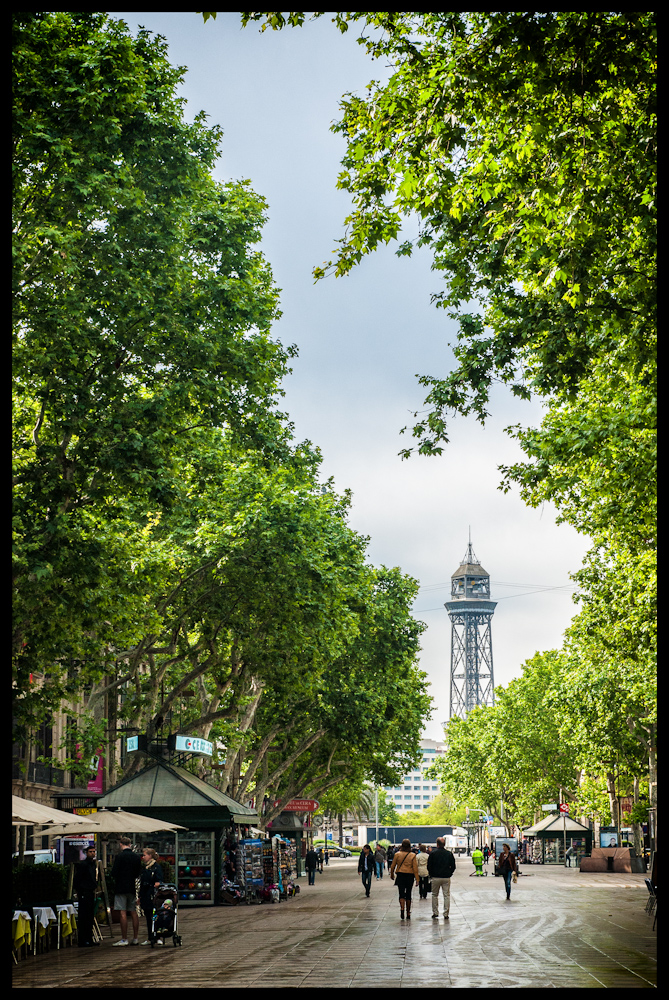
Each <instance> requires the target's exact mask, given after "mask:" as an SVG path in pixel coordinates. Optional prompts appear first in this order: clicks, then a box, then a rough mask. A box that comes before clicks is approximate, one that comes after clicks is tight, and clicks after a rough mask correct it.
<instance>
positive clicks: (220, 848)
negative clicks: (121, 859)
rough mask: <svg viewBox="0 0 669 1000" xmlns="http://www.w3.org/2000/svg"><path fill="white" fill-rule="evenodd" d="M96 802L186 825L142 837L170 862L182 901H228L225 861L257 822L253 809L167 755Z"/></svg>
mask: <svg viewBox="0 0 669 1000" xmlns="http://www.w3.org/2000/svg"><path fill="white" fill-rule="evenodd" d="M135 739H136V738H135ZM193 742H194V741H193V739H192V738H191V744H192V743H193ZM200 742H202V743H205V742H206V741H200ZM97 805H98V807H106V808H114V807H118V808H122V809H127V810H128V811H130V812H133V811H134V812H137V813H142V814H144V815H147V816H155V817H156V819H164V820H169V821H170V822H173V823H177V824H179V825H181V826H184V827H187V830H184V831H176V832H175V833H166V834H164V835H161V834H151V835H150V839H149V838H148V837H143V838H142V839H141V845H142V847H153V848H154V849H155V851H156V852H157V854H158V856H159V859H162V860H164V861H166V862H167V863H168V864H169V865H170V866H171V868H172V872H173V878H174V880H175V881H176V883H177V888H178V893H179V905H180V906H213V905H214V904H216V903H218V902H223V901H224V900H221V899H220V898H219V888H220V886H221V884H222V882H223V880H225V879H226V878H227V877H228V875H229V871H228V869H227V868H226V862H227V859H228V856H229V854H230V849H231V845H236V844H237V843H238V842H239V841H240V840H241V839H243V838H244V837H245V836H248V833H249V831H250V829H251V827H252V826H253V827H255V826H256V825H257V814H256V812H255V811H254V810H253V809H249V808H248V807H247V806H244V805H242V804H241V803H239V802H235V800H234V799H232V798H231V797H230V796H229V795H225V793H224V792H221V791H219V790H218V789H217V788H214V787H213V786H211V785H209V784H208V783H207V782H205V781H203V780H202V779H201V778H198V777H197V776H196V775H194V774H191V773H190V771H187V770H186V769H185V768H183V767H181V766H179V764H176V763H170V762H168V761H165V760H156V759H151V760H149V761H148V762H147V764H146V766H145V767H143V768H142V770H141V771H139V772H138V773H137V774H136V775H134V776H133V777H132V778H129V779H127V780H126V781H122V782H120V783H119V784H118V785H115V786H114V788H112V789H111V790H110V791H109V792H107V794H106V795H104V796H102V798H100V799H99V800H98V802H97ZM232 850H233V851H234V847H233V848H232Z"/></svg>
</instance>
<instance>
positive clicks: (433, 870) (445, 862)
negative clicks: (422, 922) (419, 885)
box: [427, 837, 455, 920]
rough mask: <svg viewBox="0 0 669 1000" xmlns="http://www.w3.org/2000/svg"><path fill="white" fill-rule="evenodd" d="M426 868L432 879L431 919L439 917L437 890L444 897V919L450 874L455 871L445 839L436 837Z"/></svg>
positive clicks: (449, 896) (447, 906) (453, 860)
mask: <svg viewBox="0 0 669 1000" xmlns="http://www.w3.org/2000/svg"><path fill="white" fill-rule="evenodd" d="M427 870H428V872H429V874H430V879H431V881H432V919H433V920H438V919H439V891H440V890H441V892H442V894H443V897H444V920H448V919H449V911H450V909H451V875H452V874H453V872H454V871H455V858H454V857H453V854H452V852H451V851H447V850H446V841H445V840H444V838H443V837H437V847H436V849H435V850H434V851H431V852H430V856H429V858H428V862H427Z"/></svg>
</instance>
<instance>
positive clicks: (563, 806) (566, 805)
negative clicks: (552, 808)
mask: <svg viewBox="0 0 669 1000" xmlns="http://www.w3.org/2000/svg"><path fill="white" fill-rule="evenodd" d="M560 812H561V813H568V812H569V803H568V802H561V803H560Z"/></svg>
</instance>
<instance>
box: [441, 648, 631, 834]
mask: <svg viewBox="0 0 669 1000" xmlns="http://www.w3.org/2000/svg"><path fill="white" fill-rule="evenodd" d="M583 677H584V673H583V671H582V669H581V668H580V665H579V664H575V663H573V662H571V661H570V660H569V658H568V657H567V655H566V654H565V653H564V652H560V653H557V652H550V653H537V654H535V656H534V657H532V659H531V660H528V661H527V662H526V663H525V664H524V665H523V672H522V676H521V677H520V678H518V679H517V680H514V681H512V682H511V683H510V684H508V685H507V686H506V687H505V688H501V687H500V688H497V690H496V692H495V693H496V699H497V700H496V704H495V705H494V706H491V707H481V708H476V709H474V710H473V711H472V712H470V713H469V715H468V716H467V718H466V719H464V720H463V719H457V718H453V719H451V720H450V721H449V724H448V726H447V729H446V742H447V750H446V752H445V753H444V754H443V756H442V757H440V759H439V760H438V761H437V762H436V764H435V767H434V769H433V770H434V774H435V775H438V776H440V777H441V779H442V781H443V783H444V785H445V787H447V788H448V789H449V792H450V793H451V794H452V795H453V796H454V797H455V798H456V799H457V801H458V802H462V803H465V802H466V803H467V804H468V805H470V806H473V805H474V803H480V804H481V806H482V807H483V808H484V809H485V810H486V812H488V813H490V814H491V815H493V816H495V818H496V820H497V822H498V823H499V822H501V820H502V817H501V812H500V805H501V801H502V800H503V802H504V810H505V817H506V819H507V821H511V822H512V823H515V824H516V825H518V826H527V825H530V824H531V823H532V822H533V821H534V819H535V815H536V814H537V813H538V811H539V810H540V807H541V805H542V804H543V803H544V802H551V801H556V797H557V796H558V795H559V794H560V791H561V792H562V794H563V796H564V797H565V798H566V800H567V801H568V802H570V804H571V811H572V813H574V814H576V815H586V816H594V815H599V816H600V817H601V818H602V819H604V820H605V821H611V814H612V807H611V801H610V796H609V791H608V789H607V781H606V778H607V775H608V774H614V775H615V780H616V782H617V786H618V788H619V789H620V788H625V789H628V788H630V787H631V785H632V783H633V780H634V778H635V777H637V778H639V777H641V776H642V775H643V774H644V772H645V768H646V760H645V758H644V753H643V747H642V746H641V745H640V743H639V741H638V740H637V739H636V738H635V736H634V733H633V731H631V729H630V726H629V724H628V716H627V714H626V713H627V712H629V711H630V708H629V706H626V705H625V697H626V692H625V690H624V687H621V686H619V684H620V679H619V675H618V674H617V673H616V671H615V669H614V668H612V669H611V676H610V677H609V678H608V679H606V678H604V676H603V671H602V672H601V673H600V675H599V676H598V675H586V677H587V681H586V683H584V682H583Z"/></svg>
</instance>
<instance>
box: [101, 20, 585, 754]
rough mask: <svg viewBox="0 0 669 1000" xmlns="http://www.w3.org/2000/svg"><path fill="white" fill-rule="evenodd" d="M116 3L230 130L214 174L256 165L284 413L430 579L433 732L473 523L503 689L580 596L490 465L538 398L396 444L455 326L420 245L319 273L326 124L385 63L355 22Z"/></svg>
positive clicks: (579, 540) (579, 545) (392, 546)
mask: <svg viewBox="0 0 669 1000" xmlns="http://www.w3.org/2000/svg"><path fill="white" fill-rule="evenodd" d="M110 13H111V16H112V17H116V18H122V19H123V20H125V21H126V22H127V24H128V26H129V27H130V29H131V30H132V31H136V29H137V26H138V25H140V24H141V25H144V26H145V27H146V28H148V29H149V30H150V31H154V32H156V33H158V34H161V35H163V36H164V37H165V38H166V39H167V42H168V45H169V58H170V60H171V61H172V62H173V63H176V64H179V65H183V66H186V67H187V68H188V72H187V74H186V80H185V84H184V86H183V91H182V93H183V96H184V97H185V98H187V100H188V106H187V111H186V113H187V116H188V117H189V118H192V117H193V116H194V115H195V114H196V113H197V112H199V111H200V110H204V111H205V112H206V113H207V114H208V115H209V121H210V123H212V124H214V123H215V124H218V125H220V126H221V127H222V128H223V131H224V139H223V145H222V151H221V158H220V160H219V162H218V165H217V168H216V172H215V173H216V177H217V178H218V179H220V180H229V179H233V180H240V179H244V178H248V179H249V180H250V181H251V184H252V187H253V188H254V190H255V191H257V192H258V193H259V194H261V195H263V196H264V197H265V198H266V199H267V201H268V204H269V221H268V223H267V226H266V228H265V232H264V238H263V243H262V249H263V252H264V253H265V255H266V257H267V258H268V260H269V261H270V263H271V266H272V269H273V272H274V276H275V280H276V282H277V284H278V286H279V287H280V288H281V289H282V293H281V303H282V310H283V316H282V318H281V320H280V322H279V323H277V325H276V327H275V333H276V335H277V336H278V338H279V339H280V340H281V341H282V342H283V343H284V344H292V343H294V344H297V346H298V348H299V357H298V358H296V359H295V360H294V362H293V374H292V375H291V376H289V377H288V379H287V380H286V382H285V384H284V389H285V393H286V395H285V399H284V401H283V409H285V410H286V411H287V412H288V413H289V414H290V417H291V419H292V420H293V422H294V423H295V434H296V437H297V438H298V439H299V440H302V439H304V438H309V439H310V440H311V441H312V442H313V443H314V444H316V445H318V446H319V447H320V448H321V450H322V453H323V478H324V479H327V478H328V477H330V476H333V477H334V480H335V484H336V487H337V489H338V490H340V491H341V490H344V489H345V488H350V489H351V490H352V491H353V507H352V512H351V519H350V520H351V526H352V527H353V528H354V529H355V530H356V531H359V532H361V533H362V534H364V535H368V536H370V545H369V557H370V560H371V561H372V562H373V563H374V564H375V565H381V564H383V565H386V566H400V567H401V569H402V570H403V571H404V572H405V573H409V574H410V575H411V576H413V577H416V578H417V579H418V580H419V581H420V585H421V588H424V589H423V590H421V593H420V594H419V597H418V600H417V601H416V604H415V614H416V616H417V617H418V618H421V619H422V620H423V621H425V622H426V624H427V625H428V626H429V627H428V629H427V631H426V632H425V633H424V635H423V643H422V645H423V652H422V654H421V667H422V669H423V670H425V671H426V673H427V674H428V676H429V678H430V681H431V690H432V695H433V698H434V700H435V711H434V714H433V716H432V720H431V721H430V722H428V723H427V724H426V728H425V736H426V737H428V738H430V739H441V738H442V736H443V732H442V727H441V724H442V722H444V721H445V720H446V719H447V718H448V713H449V704H448V698H449V670H450V623H449V620H448V616H447V614H446V611H445V610H444V608H443V603H444V601H446V600H447V599H448V595H449V589H450V576H451V573H453V572H454V571H455V570H456V569H457V567H458V566H459V564H460V561H461V558H462V556H463V555H464V553H465V551H466V548H467V542H468V532H469V528H470V526H471V537H472V544H473V548H474V551H475V553H476V555H477V556H478V558H479V560H480V562H481V563H482V565H483V567H484V568H485V569H486V570H487V571H488V573H489V574H490V577H491V589H492V597H493V599H494V600H497V601H499V604H498V606H497V608H496V610H495V615H494V618H493V627H492V633H493V657H494V673H495V684H496V685H500V684H507V683H508V682H509V681H510V680H512V679H513V678H514V677H517V676H518V675H519V674H520V671H521V665H522V663H523V662H524V661H525V660H526V659H528V658H529V657H531V656H532V655H533V654H534V653H535V652H536V651H538V650H547V649H554V648H556V647H558V646H559V645H560V644H561V637H562V634H563V632H564V629H565V628H566V627H567V625H568V624H569V622H570V619H571V618H572V617H573V615H574V614H575V613H576V610H577V608H576V606H575V605H574V604H573V603H572V601H571V597H570V595H571V594H572V593H573V590H574V587H573V584H571V581H570V579H569V573H570V572H574V571H576V570H577V569H578V568H579V566H580V564H581V560H582V557H583V554H584V553H585V551H586V549H587V548H588V540H587V539H586V538H584V537H583V536H580V535H578V534H577V533H576V532H575V531H574V530H573V529H571V528H570V527H568V526H567V525H556V523H555V511H554V509H553V508H552V507H550V506H549V505H548V504H546V505H545V506H544V508H543V509H538V510H532V509H530V508H528V507H526V506H525V505H524V504H523V502H522V501H521V500H520V497H519V496H518V492H517V491H514V492H511V493H508V494H503V493H502V492H501V491H500V490H498V488H497V487H498V485H499V482H500V479H501V476H500V473H499V472H498V469H497V466H498V465H500V464H507V463H509V464H510V463H512V462H515V461H518V460H520V459H522V457H523V456H522V453H521V452H520V450H519V449H518V448H517V446H515V445H514V443H513V442H512V441H511V440H510V439H509V438H508V436H507V435H505V434H504V428H505V427H507V426H508V425H511V424H517V423H521V424H523V425H533V424H536V423H538V421H539V420H540V418H541V409H540V406H539V405H538V404H537V403H534V402H522V401H519V400H516V399H514V398H513V397H512V396H511V395H510V393H508V392H507V391H506V390H505V389H503V388H501V387H500V389H499V390H498V391H497V392H494V393H493V395H492V399H491V408H492V417H491V419H490V421H489V424H488V425H487V426H486V427H485V428H482V427H481V426H480V424H478V423H477V422H476V421H475V420H474V419H473V418H471V419H469V418H468V419H464V418H459V419H457V420H455V421H453V422H452V424H451V427H450V431H451V443H450V444H449V445H448V446H447V449H446V452H445V454H444V455H443V456H442V457H441V458H418V457H414V458H411V459H410V460H409V461H402V460H401V459H400V458H399V456H398V452H399V450H400V448H401V447H403V446H405V445H406V442H407V436H406V435H405V436H404V437H403V436H401V435H400V433H399V431H400V429H401V428H402V427H404V426H405V425H406V424H408V423H410V422H411V417H412V413H413V412H414V411H415V410H421V409H423V400H424V396H425V391H424V390H423V389H422V388H421V387H420V386H419V385H418V384H417V380H416V378H415V376H416V375H439V376H443V375H445V374H446V373H447V372H448V371H449V370H450V368H451V367H452V365H453V355H452V352H451V350H450V348H449V342H451V341H453V340H454V335H455V330H454V325H453V324H452V322H451V321H449V320H448V318H447V317H446V316H445V313H444V312H443V311H442V310H437V309H435V308H434V307H433V306H432V305H430V294H431V293H433V292H435V291H438V290H439V289H440V287H441V284H440V282H441V279H440V277H439V276H438V275H437V274H434V273H432V272H431V270H430V258H429V255H428V254H427V253H426V252H424V251H423V252H419V253H417V254H416V255H415V256H414V257H412V258H406V257H402V258H397V257H396V256H395V254H394V251H393V247H392V245H391V246H389V247H386V248H384V249H383V250H382V251H378V252H376V253H375V254H373V255H371V256H369V257H367V258H365V259H364V261H363V262H362V264H360V265H358V267H357V268H356V270H355V271H354V272H353V274H352V275H350V276H348V277H346V278H339V279H334V278H327V279H325V280H324V281H320V282H318V283H317V284H316V285H314V282H313V279H312V276H311V271H312V268H313V267H314V265H317V264H321V263H322V262H323V261H324V260H326V259H327V258H328V257H329V256H330V253H331V251H332V250H333V249H334V241H335V240H336V239H337V238H339V237H340V236H341V234H342V223H343V219H344V217H345V215H346V214H347V211H348V208H349V204H350V203H349V200H348V197H347V195H346V194H345V193H344V192H341V191H337V190H336V186H335V185H336V178H337V174H338V172H339V169H340V159H341V157H342V155H343V153H344V142H343V139H342V138H341V137H340V136H336V135H333V134H332V133H331V132H330V130H329V126H330V124H331V123H332V122H333V121H335V120H337V119H338V118H339V110H338V109H339V101H340V98H341V96H342V95H343V94H344V93H346V92H351V91H352V92H355V91H357V92H360V93H362V92H363V90H364V88H365V86H366V84H367V83H368V82H369V80H370V79H372V78H375V79H379V78H380V77H382V76H383V75H384V74H385V73H386V70H385V68H384V67H383V66H381V65H379V64H378V63H373V62H372V61H371V60H370V59H369V57H368V56H367V55H366V53H365V51H364V49H363V48H362V47H361V46H359V45H358V44H357V43H356V41H355V37H356V32H355V30H350V31H349V32H348V34H347V35H344V36H342V35H340V34H339V32H338V31H337V30H336V29H335V27H334V25H332V24H331V23H330V20H329V18H328V17H327V16H326V17H324V18H322V19H320V20H319V21H316V22H314V23H310V24H306V25H305V26H303V27H302V28H290V29H284V30H283V31H281V32H275V31H269V30H268V31H265V32H264V33H260V32H259V29H258V28H257V27H255V26H252V27H247V28H244V29H242V28H241V27H240V23H239V15H238V14H235V13H219V14H218V17H217V19H216V21H213V20H211V19H210V20H209V21H208V22H207V24H204V23H203V20H202V17H201V15H199V14H195V13H192V12H177V13H155V12H130V13H128V12H110ZM408 229H409V232H410V231H411V227H410V226H409V227H408ZM439 585H441V589H439ZM548 588H551V589H548ZM528 592H529V593H528Z"/></svg>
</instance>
